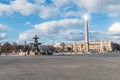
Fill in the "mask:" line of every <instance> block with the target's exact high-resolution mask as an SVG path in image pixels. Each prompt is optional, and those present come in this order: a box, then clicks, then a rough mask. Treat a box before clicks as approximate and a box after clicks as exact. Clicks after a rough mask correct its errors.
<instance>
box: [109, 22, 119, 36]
mask: <svg viewBox="0 0 120 80" xmlns="http://www.w3.org/2000/svg"><path fill="white" fill-rule="evenodd" d="M108 31H109V33H110V34H111V35H120V23H114V24H113V25H112V26H110V27H109V29H108Z"/></svg>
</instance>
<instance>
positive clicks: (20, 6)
mask: <svg viewBox="0 0 120 80" xmlns="http://www.w3.org/2000/svg"><path fill="white" fill-rule="evenodd" d="M11 7H12V9H13V11H14V12H20V13H21V14H22V15H26V16H28V15H31V14H33V13H35V12H36V9H37V6H36V5H34V4H32V3H30V2H27V1H26V0H16V1H13V2H12V3H11Z"/></svg>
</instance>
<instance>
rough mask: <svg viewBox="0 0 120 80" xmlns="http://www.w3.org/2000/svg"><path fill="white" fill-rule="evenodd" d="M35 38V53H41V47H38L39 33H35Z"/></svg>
mask: <svg viewBox="0 0 120 80" xmlns="http://www.w3.org/2000/svg"><path fill="white" fill-rule="evenodd" d="M33 39H34V51H35V55H37V54H38V53H39V48H38V39H39V37H37V35H35V37H33Z"/></svg>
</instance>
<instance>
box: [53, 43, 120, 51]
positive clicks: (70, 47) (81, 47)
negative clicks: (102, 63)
mask: <svg viewBox="0 0 120 80" xmlns="http://www.w3.org/2000/svg"><path fill="white" fill-rule="evenodd" d="M54 47H55V48H58V49H59V50H60V49H61V50H62V51H64V52H75V53H76V52H77V53H85V52H86V47H85V43H84V42H75V43H67V44H64V45H62V44H61V43H59V44H58V43H57V44H55V45H54ZM63 49H64V50H63ZM113 51H120V45H119V44H117V43H114V42H112V41H93V42H89V52H91V53H93V52H98V53H104V52H113Z"/></svg>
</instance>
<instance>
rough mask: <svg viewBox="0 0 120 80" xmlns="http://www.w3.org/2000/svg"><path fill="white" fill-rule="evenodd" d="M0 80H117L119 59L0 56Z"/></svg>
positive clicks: (89, 56) (111, 57) (97, 56)
mask: <svg viewBox="0 0 120 80" xmlns="http://www.w3.org/2000/svg"><path fill="white" fill-rule="evenodd" d="M0 80H120V56H119V55H114V56H113V55H112V56H110V55H94V56H93V55H85V56H84V55H78V56H73V55H72V56H0Z"/></svg>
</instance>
